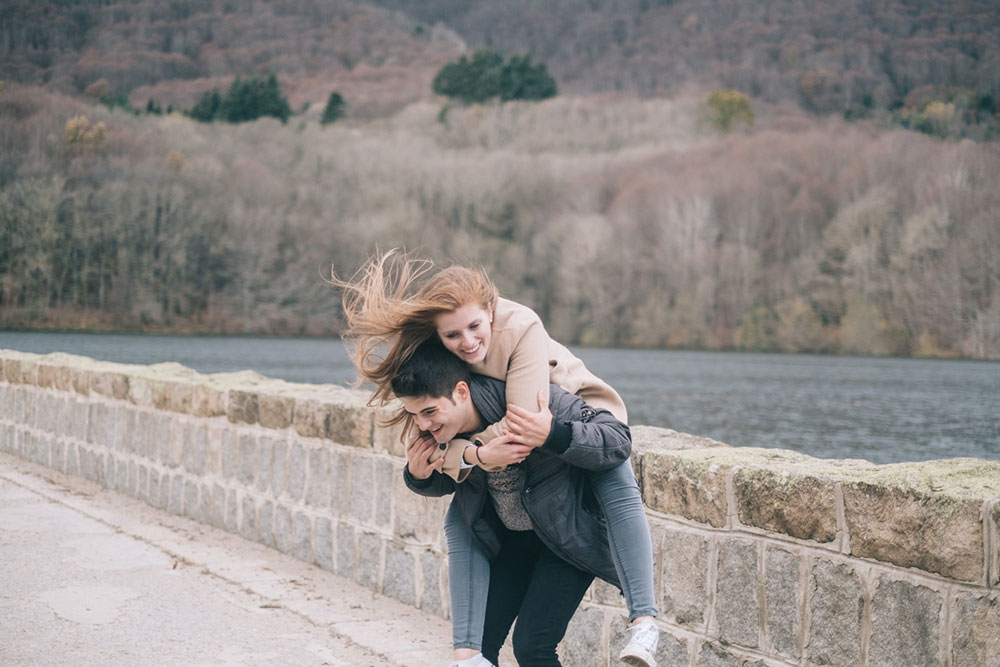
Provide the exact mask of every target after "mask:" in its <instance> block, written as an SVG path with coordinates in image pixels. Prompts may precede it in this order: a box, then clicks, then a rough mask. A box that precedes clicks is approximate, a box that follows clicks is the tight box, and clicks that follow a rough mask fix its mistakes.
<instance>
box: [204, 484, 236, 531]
mask: <svg viewBox="0 0 1000 667" xmlns="http://www.w3.org/2000/svg"><path fill="white" fill-rule="evenodd" d="M235 504H236V503H233V505H234V506H235ZM209 525H211V526H215V527H216V528H222V529H225V527H226V490H225V489H224V488H223V487H222V486H221V485H220V484H213V485H212V513H211V515H210V516H209Z"/></svg>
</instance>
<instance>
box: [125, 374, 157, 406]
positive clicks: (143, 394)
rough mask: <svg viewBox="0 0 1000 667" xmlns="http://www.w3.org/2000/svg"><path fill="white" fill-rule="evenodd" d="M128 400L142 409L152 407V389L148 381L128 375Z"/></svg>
mask: <svg viewBox="0 0 1000 667" xmlns="http://www.w3.org/2000/svg"><path fill="white" fill-rule="evenodd" d="M128 400H129V402H130V403H132V404H133V405H137V406H139V407H142V408H150V407H153V389H152V387H151V386H150V383H149V379H148V378H145V377H142V376H140V375H130V376H129V379H128Z"/></svg>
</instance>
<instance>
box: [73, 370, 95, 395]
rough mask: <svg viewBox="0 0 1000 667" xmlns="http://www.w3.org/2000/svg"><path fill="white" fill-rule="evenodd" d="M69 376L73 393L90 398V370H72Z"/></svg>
mask: <svg viewBox="0 0 1000 667" xmlns="http://www.w3.org/2000/svg"><path fill="white" fill-rule="evenodd" d="M69 376H70V384H72V386H73V391H75V392H76V393H78V394H80V395H81V396H90V369H87V368H71V369H70V371H69Z"/></svg>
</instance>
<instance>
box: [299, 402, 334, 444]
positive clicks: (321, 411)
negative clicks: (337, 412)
mask: <svg viewBox="0 0 1000 667" xmlns="http://www.w3.org/2000/svg"><path fill="white" fill-rule="evenodd" d="M292 425H293V426H294V427H295V432H296V433H298V434H299V435H301V436H303V437H305V438H326V437H327V436H328V435H329V433H330V405H329V403H327V402H324V401H323V400H321V399H318V398H305V397H300V398H296V400H295V404H294V406H293V408H292Z"/></svg>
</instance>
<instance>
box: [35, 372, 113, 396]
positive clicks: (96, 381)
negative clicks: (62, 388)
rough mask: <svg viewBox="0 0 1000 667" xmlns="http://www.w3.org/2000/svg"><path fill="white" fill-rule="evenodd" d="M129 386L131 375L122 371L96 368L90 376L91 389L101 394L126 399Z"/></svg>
mask: <svg viewBox="0 0 1000 667" xmlns="http://www.w3.org/2000/svg"><path fill="white" fill-rule="evenodd" d="M53 379H54V378H53ZM128 387H129V376H128V375H126V374H125V373H122V372H120V371H112V370H95V371H94V372H93V373H92V374H91V376H90V389H91V391H93V392H94V393H95V394H100V395H101V396H107V397H108V398H114V399H117V400H124V399H126V398H128Z"/></svg>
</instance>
